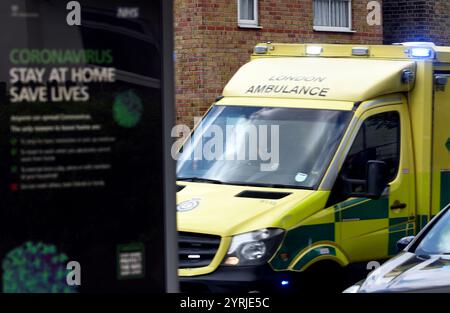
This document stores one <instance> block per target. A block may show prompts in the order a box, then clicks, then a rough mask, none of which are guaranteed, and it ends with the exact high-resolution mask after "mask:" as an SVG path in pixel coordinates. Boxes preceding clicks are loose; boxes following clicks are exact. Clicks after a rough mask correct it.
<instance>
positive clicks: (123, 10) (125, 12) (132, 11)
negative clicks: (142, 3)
mask: <svg viewBox="0 0 450 313" xmlns="http://www.w3.org/2000/svg"><path fill="white" fill-rule="evenodd" d="M117 17H118V18H139V8H138V7H118V8H117Z"/></svg>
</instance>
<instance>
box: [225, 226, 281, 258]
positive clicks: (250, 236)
mask: <svg viewBox="0 0 450 313" xmlns="http://www.w3.org/2000/svg"><path fill="white" fill-rule="evenodd" d="M283 235H284V230H283V229H280V228H265V229H261V230H257V231H252V232H249V233H244V234H240V235H236V236H233V238H232V239H231V244H230V248H229V249H228V252H227V255H226V256H225V259H224V261H223V263H222V264H223V265H226V266H236V265H259V264H264V263H266V262H267V261H268V260H269V259H270V258H271V257H272V256H273V254H274V253H275V252H276V250H277V249H278V247H279V245H280V243H281V241H282V240H283Z"/></svg>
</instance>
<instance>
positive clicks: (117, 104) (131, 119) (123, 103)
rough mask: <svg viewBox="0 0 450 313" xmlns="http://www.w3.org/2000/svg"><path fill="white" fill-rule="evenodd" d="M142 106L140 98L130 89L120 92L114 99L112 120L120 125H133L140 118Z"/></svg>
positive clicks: (128, 126)
mask: <svg viewBox="0 0 450 313" xmlns="http://www.w3.org/2000/svg"><path fill="white" fill-rule="evenodd" d="M143 108H144V106H143V105H142V101H141V98H139V97H138V96H137V95H136V94H135V93H134V92H133V91H132V90H128V91H125V92H122V93H120V94H118V95H117V96H116V98H115V99H114V104H113V116H114V120H115V121H116V122H117V124H119V125H120V126H122V127H126V128H131V127H134V126H136V124H137V123H138V122H139V121H140V119H141V116H142V110H143Z"/></svg>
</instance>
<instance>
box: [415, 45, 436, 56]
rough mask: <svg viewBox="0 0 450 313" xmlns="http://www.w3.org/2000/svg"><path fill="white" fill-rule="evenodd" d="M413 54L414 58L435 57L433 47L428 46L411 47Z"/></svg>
mask: <svg viewBox="0 0 450 313" xmlns="http://www.w3.org/2000/svg"><path fill="white" fill-rule="evenodd" d="M411 56H412V57H413V58H431V57H433V49H432V48H426V47H415V48H411Z"/></svg>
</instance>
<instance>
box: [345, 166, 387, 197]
mask: <svg viewBox="0 0 450 313" xmlns="http://www.w3.org/2000/svg"><path fill="white" fill-rule="evenodd" d="M366 169H367V170H366V179H364V180H361V179H350V178H346V177H345V176H344V175H343V176H341V180H342V184H343V186H342V193H343V195H344V196H346V197H364V198H369V199H379V198H380V197H381V195H382V194H383V191H384V189H385V188H386V186H387V184H388V180H387V166H386V163H385V162H383V161H375V160H372V161H368V162H367V168H366Z"/></svg>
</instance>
